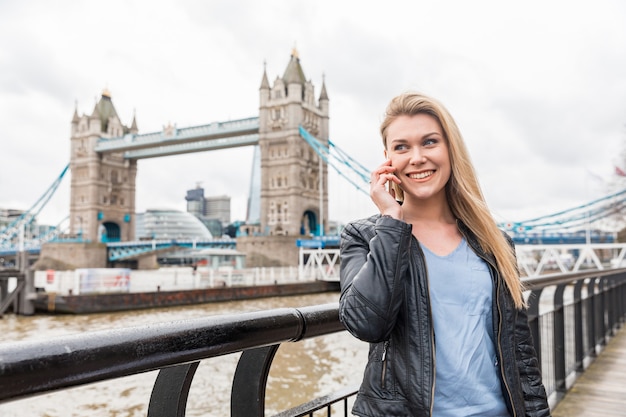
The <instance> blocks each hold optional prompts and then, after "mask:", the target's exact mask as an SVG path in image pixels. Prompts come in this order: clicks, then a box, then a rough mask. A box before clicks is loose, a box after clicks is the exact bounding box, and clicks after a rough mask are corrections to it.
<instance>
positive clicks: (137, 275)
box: [35, 267, 312, 295]
mask: <svg viewBox="0 0 626 417" xmlns="http://www.w3.org/2000/svg"><path fill="white" fill-rule="evenodd" d="M311 280H312V279H310V278H307V277H300V276H299V275H298V268H297V267H272V268H246V269H230V268H229V269H203V268H198V269H196V270H194V269H193V268H191V267H168V268H160V269H156V270H141V271H136V270H130V269H127V268H86V269H77V270H75V271H54V270H47V271H36V272H35V287H36V288H42V289H43V290H44V291H46V292H54V293H57V294H61V295H70V294H73V295H80V294H95V293H125V292H154V291H181V290H190V289H202V288H218V287H231V286H254V285H276V284H287V283H295V282H306V281H311Z"/></svg>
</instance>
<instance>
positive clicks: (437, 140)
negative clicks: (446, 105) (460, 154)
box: [385, 113, 451, 200]
mask: <svg viewBox="0 0 626 417" xmlns="http://www.w3.org/2000/svg"><path fill="white" fill-rule="evenodd" d="M385 156H386V157H387V158H388V159H391V165H392V166H394V167H395V168H396V175H397V176H398V178H400V181H402V183H401V184H400V188H402V190H403V191H404V194H405V200H409V199H411V198H415V199H418V200H428V199H430V198H433V197H441V196H444V197H445V191H444V189H445V186H446V183H447V182H448V180H449V179H450V173H451V166H450V156H449V154H448V143H447V141H446V139H445V137H444V135H443V131H442V129H441V126H440V125H439V122H438V121H437V119H435V118H434V117H432V116H430V115H428V114H425V113H421V114H417V115H413V116H399V117H398V118H396V119H395V120H394V121H393V122H391V124H390V125H389V126H388V127H387V149H385Z"/></svg>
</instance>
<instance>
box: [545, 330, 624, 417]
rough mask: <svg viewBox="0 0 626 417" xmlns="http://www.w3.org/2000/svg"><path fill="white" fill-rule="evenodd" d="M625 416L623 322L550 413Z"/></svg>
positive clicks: (556, 416) (555, 416)
mask: <svg viewBox="0 0 626 417" xmlns="http://www.w3.org/2000/svg"><path fill="white" fill-rule="evenodd" d="M579 416H580V417H613V416H615V417H617V416H620V417H623V416H626V326H623V327H622V328H621V329H619V330H618V331H617V333H616V335H615V336H614V337H613V338H612V339H611V340H610V341H609V343H608V345H607V346H606V348H605V349H604V350H603V351H602V352H600V354H599V355H598V357H597V358H596V360H595V361H594V362H593V363H592V364H591V365H590V366H589V368H587V370H585V372H584V373H583V374H582V375H581V376H580V377H579V378H578V380H576V382H575V383H574V385H573V386H572V387H571V388H570V390H569V391H568V392H567V394H565V396H564V397H563V399H562V400H561V401H560V402H559V403H558V404H557V406H556V407H555V409H554V410H553V412H552V417H579Z"/></svg>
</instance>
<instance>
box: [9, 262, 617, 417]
mask: <svg viewBox="0 0 626 417" xmlns="http://www.w3.org/2000/svg"><path fill="white" fill-rule="evenodd" d="M526 283H527V286H528V287H529V290H530V295H529V297H530V298H529V305H530V307H529V319H530V325H531V330H532V332H533V336H534V342H535V346H536V349H537V351H538V354H539V356H540V364H541V366H542V372H543V376H544V383H545V385H546V389H547V391H548V394H549V396H550V401H551V405H552V406H554V405H556V403H558V401H559V400H560V398H561V397H562V396H563V395H564V393H565V392H566V391H567V390H568V389H569V388H570V387H571V385H572V384H573V382H574V381H575V379H576V378H577V376H578V375H579V374H580V373H581V372H584V370H585V369H586V367H587V366H588V365H589V364H590V363H591V362H592V361H593V359H594V358H595V357H596V356H597V355H598V354H599V353H600V352H601V350H602V349H603V347H604V346H605V345H606V343H607V342H608V340H609V339H610V337H611V336H612V335H613V334H614V331H615V330H616V329H617V328H618V327H620V326H621V325H622V323H623V322H624V319H625V317H626V306H625V300H626V269H622V270H613V271H594V272H591V273H576V274H567V275H554V276H545V277H542V278H538V279H532V280H528V281H526ZM342 331H344V328H343V326H342V325H341V323H340V322H339V318H338V305H337V304H336V303H332V304H325V305H318V306H312V307H303V308H280V309H272V310H265V311H259V312H253V313H241V314H231V315H222V316H212V317H204V318H197V319H191V320H185V321H177V322H167V323H157V324H152V325H150V326H146V327H129V328H122V329H117V330H106V331H98V332H90V333H82V334H77V335H71V336H63V337H58V338H54V339H50V340H47V341H38V342H13V343H2V344H0V403H3V402H10V401H14V400H19V399H23V398H28V397H31V396H35V395H39V394H43V393H48V392H54V391H58V390H65V389H68V388H71V387H76V386H81V385H85V384H89V383H93V382H99V381H106V380H111V379H116V378H121V377H124V376H129V375H134V374H139V373H144V372H148V371H154V370H159V374H158V377H157V379H156V381H155V384H154V386H153V389H152V394H151V396H150V399H149V405H148V413H147V414H148V416H151V417H171V416H184V415H185V411H186V406H187V399H188V396H189V390H190V386H191V383H192V381H193V378H194V374H195V372H196V369H197V367H198V364H199V361H201V360H203V359H207V358H216V357H219V356H223V355H227V354H231V353H236V352H242V354H241V356H240V358H239V361H238V364H237V367H236V370H235V374H234V378H233V383H232V387H231V401H230V415H231V416H233V417H254V416H264V415H265V411H266V404H265V393H266V384H267V379H268V375H269V372H270V369H271V367H272V361H273V359H274V355H275V354H276V351H277V350H278V348H279V346H280V345H281V344H283V343H287V342H292V343H294V342H295V343H297V342H300V341H302V340H304V339H309V338H315V337H319V336H323V335H328V334H332V333H337V332H342ZM357 388H358V387H344V388H342V389H341V390H339V391H338V392H335V393H330V394H328V395H327V396H325V397H321V398H315V399H311V400H310V401H309V402H306V403H305V404H302V405H300V406H297V407H295V408H292V409H290V410H285V411H282V412H280V413H279V414H276V416H280V417H288V416H290V417H297V416H305V415H313V412H314V411H316V410H326V415H331V413H332V412H333V410H334V409H339V410H342V411H341V412H342V414H344V415H348V412H349V411H348V410H349V409H348V407H349V404H348V403H349V399H350V398H351V397H353V396H354V394H355V393H356V390H357ZM293 389H294V390H297V389H298V387H293ZM147 401H148V400H147ZM333 404H336V406H333Z"/></svg>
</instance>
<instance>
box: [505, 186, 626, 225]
mask: <svg viewBox="0 0 626 417" xmlns="http://www.w3.org/2000/svg"><path fill="white" fill-rule="evenodd" d="M625 207H626V189H624V190H621V191H618V192H616V193H612V194H609V195H606V196H604V197H601V198H598V199H595V200H593V201H590V202H588V203H585V204H581V205H580V206H577V207H573V208H570V209H567V210H561V211H559V212H556V213H552V214H548V215H545V216H540V217H535V218H532V219H528V220H524V221H521V222H504V223H500V224H499V226H501V227H503V228H504V229H508V230H512V231H514V232H520V233H521V232H527V231H534V232H551V231H555V230H559V231H575V230H581V229H583V228H589V227H590V225H592V224H597V223H598V222H600V221H602V220H606V219H608V218H610V217H611V216H612V215H615V214H618V213H620V212H621V211H622V210H623V209H624V208H625Z"/></svg>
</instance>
